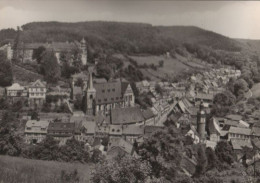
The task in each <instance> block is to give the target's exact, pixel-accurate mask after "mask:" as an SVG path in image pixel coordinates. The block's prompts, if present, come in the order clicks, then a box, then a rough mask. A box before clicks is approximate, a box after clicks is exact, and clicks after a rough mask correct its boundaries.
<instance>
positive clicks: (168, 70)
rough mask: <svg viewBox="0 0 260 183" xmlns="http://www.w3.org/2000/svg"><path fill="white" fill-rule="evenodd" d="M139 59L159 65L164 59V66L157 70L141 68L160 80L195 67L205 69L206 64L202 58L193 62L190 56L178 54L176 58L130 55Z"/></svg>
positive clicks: (140, 62)
mask: <svg viewBox="0 0 260 183" xmlns="http://www.w3.org/2000/svg"><path fill="white" fill-rule="evenodd" d="M130 57H131V58H132V59H134V60H135V61H137V63H138V64H140V65H141V64H144V63H146V64H147V65H149V64H155V65H158V64H159V61H160V60H163V61H164V66H163V67H162V68H158V70H157V71H154V70H152V69H141V70H142V73H143V74H144V76H148V77H150V78H151V79H152V80H160V79H161V78H169V77H168V76H176V75H178V74H181V73H182V72H184V71H190V70H193V69H203V68H205V67H206V66H205V65H204V64H203V63H202V62H201V60H198V59H197V60H196V59H194V60H193V61H192V62H190V61H189V59H188V58H184V57H182V56H180V55H177V57H176V58H166V57H165V56H163V55H161V56H151V55H150V56H130Z"/></svg>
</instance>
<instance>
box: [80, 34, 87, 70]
mask: <svg viewBox="0 0 260 183" xmlns="http://www.w3.org/2000/svg"><path fill="white" fill-rule="evenodd" d="M80 49H81V62H82V65H87V46H86V41H85V39H84V38H83V39H82V40H81V42H80Z"/></svg>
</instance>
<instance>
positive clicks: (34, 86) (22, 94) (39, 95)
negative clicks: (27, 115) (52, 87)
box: [2, 80, 47, 108]
mask: <svg viewBox="0 0 260 183" xmlns="http://www.w3.org/2000/svg"><path fill="white" fill-rule="evenodd" d="M46 92H47V89H46V82H44V81H41V80H36V81H35V82H32V83H30V84H29V85H27V86H21V85H20V84H19V83H13V84H12V85H11V86H9V87H6V88H4V89H3V90H2V97H4V96H6V97H7V98H8V99H10V101H11V102H12V103H15V102H16V101H18V100H21V99H27V100H28V104H29V107H31V108H35V107H37V106H41V105H42V104H43V103H44V102H45V100H46Z"/></svg>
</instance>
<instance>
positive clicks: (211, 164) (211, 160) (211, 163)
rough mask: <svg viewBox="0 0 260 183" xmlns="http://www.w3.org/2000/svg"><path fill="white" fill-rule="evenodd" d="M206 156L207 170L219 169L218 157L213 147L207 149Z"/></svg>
mask: <svg viewBox="0 0 260 183" xmlns="http://www.w3.org/2000/svg"><path fill="white" fill-rule="evenodd" d="M206 155H207V159H208V167H207V169H208V170H210V169H213V168H215V167H217V166H218V164H219V161H218V157H217V156H216V154H215V151H214V150H213V149H212V148H211V147H207V148H206Z"/></svg>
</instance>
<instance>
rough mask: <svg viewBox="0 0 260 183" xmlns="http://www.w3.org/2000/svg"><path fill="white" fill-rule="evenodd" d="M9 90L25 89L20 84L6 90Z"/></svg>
mask: <svg viewBox="0 0 260 183" xmlns="http://www.w3.org/2000/svg"><path fill="white" fill-rule="evenodd" d="M6 89H7V90H24V87H23V86H21V85H20V84H19V83H14V84H12V86H9V87H7V88H6Z"/></svg>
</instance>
